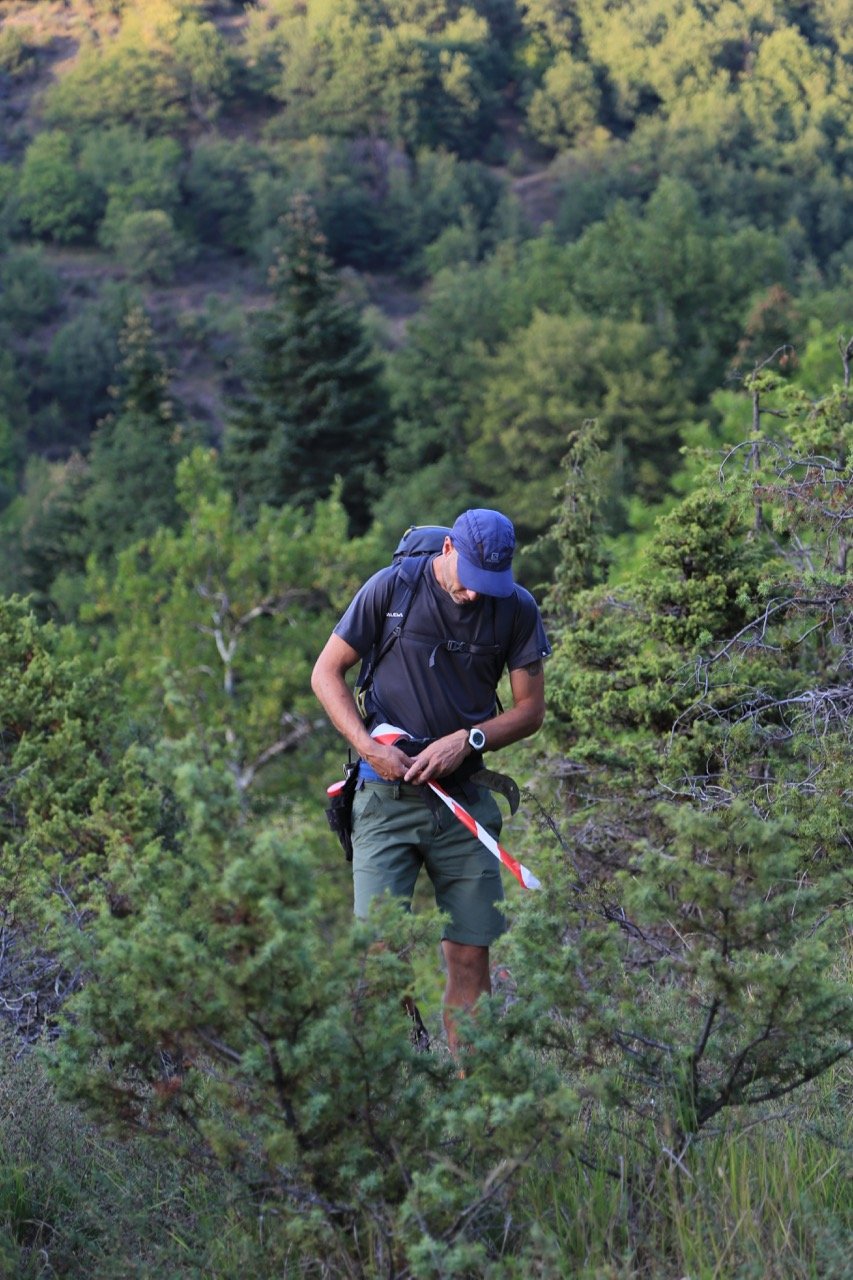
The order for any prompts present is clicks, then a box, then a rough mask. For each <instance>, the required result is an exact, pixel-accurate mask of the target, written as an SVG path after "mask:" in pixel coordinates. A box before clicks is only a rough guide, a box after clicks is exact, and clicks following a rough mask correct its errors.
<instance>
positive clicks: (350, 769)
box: [326, 760, 359, 862]
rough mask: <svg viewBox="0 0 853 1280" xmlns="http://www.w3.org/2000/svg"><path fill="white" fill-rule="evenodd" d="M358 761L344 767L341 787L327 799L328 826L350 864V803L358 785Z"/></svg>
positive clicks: (350, 762)
mask: <svg viewBox="0 0 853 1280" xmlns="http://www.w3.org/2000/svg"><path fill="white" fill-rule="evenodd" d="M358 765H359V762H358V760H350V761H348V762H347V763H346V764H345V765H344V783H343V786H342V787H340V788H339V790H338V791H336V792H335V794H334V795H333V796H330V797H329V807H328V809H327V810H326V817H327V818H328V820H329V826H330V827H331V829H332V831H334V833H335V835H336V836H337V837H338V839H339V840H340V842H341V848H342V849H343V851H344V853H345V854H346V858H347V862H352V802H353V797H354V796H355V789H356V786H357V785H358Z"/></svg>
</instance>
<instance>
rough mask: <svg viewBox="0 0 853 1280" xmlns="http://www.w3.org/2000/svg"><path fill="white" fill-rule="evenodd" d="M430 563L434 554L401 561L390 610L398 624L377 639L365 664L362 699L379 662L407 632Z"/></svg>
mask: <svg viewBox="0 0 853 1280" xmlns="http://www.w3.org/2000/svg"><path fill="white" fill-rule="evenodd" d="M430 563H432V557H431V556H413V557H410V558H406V559H403V560H400V561H399V562H398V564H397V573H396V576H395V579H394V585H393V587H392V589H391V595H390V597H389V605H388V611H389V613H390V614H391V619H389V620H393V622H394V626H393V627H391V629H390V630H389V631H387V632H385V631H384V629H383V635H382V636H381V637H380V638H378V639H377V640H376V641H375V643H374V645H373V647H372V649H371V651H370V653H369V654H368V655H367V657H366V658H365V660H364V662H363V663H362V665H361V670H360V671H359V673H358V679H357V680H356V688H357V689H358V691H359V694H360V696H361V698H362V699H363V697H364V694H365V693H366V691H367V689H368V687H369V686H370V684H371V682H372V681H373V677H374V675H375V673H376V668H377V667H378V666H379V663H380V662H381V661H382V659H383V658H384V657H385V655H386V653H388V651H389V650H390V649H391V648H392V647H393V646H394V644H395V643H396V642H397V640H399V638H400V636H401V635H402V634H403V627H404V626H405V624H406V619H407V618H408V616H409V610H410V609H411V607H412V601H413V600H414V598H415V592H416V591H417V589H418V586H419V585H420V582H421V579H422V578H423V576H424V572H425V570H426V566H427V564H430Z"/></svg>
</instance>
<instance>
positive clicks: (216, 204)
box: [183, 136, 261, 252]
mask: <svg viewBox="0 0 853 1280" xmlns="http://www.w3.org/2000/svg"><path fill="white" fill-rule="evenodd" d="M259 169H261V156H260V155H259V154H258V152H257V151H255V150H254V149H253V148H251V147H249V146H247V145H246V142H245V141H244V140H241V141H239V142H231V141H229V140H228V139H226V138H221V137H217V136H213V137H210V138H203V139H200V140H199V141H198V142H197V143H196V145H195V146H194V147H193V150H192V152H191V155H190V159H189V164H188V166H187V170H186V173H185V175H184V180H183V186H184V190H185V192H186V193H187V197H188V202H189V206H190V213H191V217H192V220H193V227H194V229H195V232H196V235H197V236H198V237H199V239H200V240H202V241H203V242H204V243H205V244H210V245H216V246H219V247H221V248H227V249H236V250H238V251H241V252H245V251H247V250H248V249H250V248H251V246H252V226H251V221H250V216H251V208H252V192H251V178H252V176H253V174H257V173H258V171H259Z"/></svg>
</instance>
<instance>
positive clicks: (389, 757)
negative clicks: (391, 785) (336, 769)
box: [363, 742, 412, 782]
mask: <svg viewBox="0 0 853 1280" xmlns="http://www.w3.org/2000/svg"><path fill="white" fill-rule="evenodd" d="M363 756H364V759H365V760H366V761H367V763H368V764H369V765H370V766H371V767H372V768H373V769H375V770H376V772H377V773H378V774H379V776H380V778H384V779H385V780H386V782H399V780H400V779H401V778H402V777H403V774H404V773H405V772H406V770H407V769H408V768H409V766H410V765H411V763H412V758H411V756H407V755H405V754H404V753H403V752H402V751H401V750H400V748H399V747H394V746H386V745H385V744H384V743H382V742H374V745H373V746H372V747H371V749H370V750H369V751H364V752H363Z"/></svg>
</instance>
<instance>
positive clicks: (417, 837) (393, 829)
mask: <svg viewBox="0 0 853 1280" xmlns="http://www.w3.org/2000/svg"><path fill="white" fill-rule="evenodd" d="M477 793H478V798H477V800H475V801H473V802H471V803H469V802H468V801H467V800H463V801H462V802H461V803H462V804H464V806H465V808H466V809H467V810H468V812H469V813H471V814H472V815H473V816H474V817H475V818H476V819H477V821H478V822H479V823H480V824H481V825H482V826H484V827H485V828H486V829H487V830H488V831H490V832H491V834H492V835H493V836H494V837H495V838H497V837H498V835H499V834H500V829H501V811H500V809H499V808H498V806H497V802H496V801H495V799H494V797H493V796H492V793H491V792H490V791H487V790H486V789H485V788H483V787H478V788H477ZM436 799H437V798H436ZM437 803H438V805H439V806H440V812H439V813H438V814H434V813H433V812H432V810H431V809H430V808H429V806H428V805H426V804H425V803H424V798H423V792H422V789H421V788H420V787H413V786H409V785H408V784H407V783H400V784H399V785H396V784H394V783H389V782H366V783H365V784H364V785H363V786H362V787H360V788H359V790H358V791H356V793H355V798H354V800H353V808H352V843H353V859H352V869H353V882H354V886H355V914H356V915H357V916H360V917H362V918H363V917H365V916H366V915H367V912H368V909H369V907H370V904H371V902H372V901H373V899H374V898H377V897H379V896H380V895H381V894H383V893H388V894H390V895H391V896H392V897H394V898H400V899H402V901H403V902H404V904H405V905H406V907H407V908H408V907H409V906H410V904H411V901H412V894H413V893H414V889H415V881H416V880H417V878H418V872H419V871H420V869H421V867H426V869H427V874H428V876H429V878H430V880H431V881H432V884H433V888H434V890H435V901H436V904H437V906H438V907H439V908H440V909H441V910H442V911H444V912H446V913H447V914H448V915H449V916H450V923H449V924H448V925H447V926H446V928H445V930H444V934H443V936H444V937H445V938H446V939H448V941H450V942H464V943H468V944H469V945H471V946H477V947H488V946H489V945H490V944H491V943H492V942H494V941H495V939H496V938H498V937H499V936H500V935H501V934H502V933H503V931H504V929H505V928H506V922H505V920H504V917H503V915H502V913H501V911H500V910H499V909H498V907H497V906H496V905H495V904H496V903H497V902H501V901H502V900H503V896H504V895H503V885H502V883H501V873H500V863H499V862H498V860H497V858H495V856H494V855H493V854H491V853H489V851H488V849H486V848H485V847H484V846H483V845H482V844H480V842H479V840H477V838H476V837H475V836H473V835H471V833H470V831H467V830H466V829H465V827H463V826H462V824H461V822H459V820H458V818H455V817H454V815H453V814H452V813H451V812H450V810H449V809H448V808H447V807H446V806H445V805H443V804H442V803H441V801H440V800H437Z"/></svg>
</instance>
